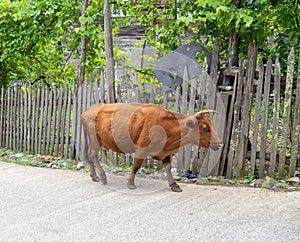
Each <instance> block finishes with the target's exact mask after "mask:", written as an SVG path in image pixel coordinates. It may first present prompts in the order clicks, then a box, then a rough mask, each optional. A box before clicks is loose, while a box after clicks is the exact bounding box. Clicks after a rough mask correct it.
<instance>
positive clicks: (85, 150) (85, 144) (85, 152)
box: [83, 125, 90, 164]
mask: <svg viewBox="0 0 300 242" xmlns="http://www.w3.org/2000/svg"><path fill="white" fill-rule="evenodd" d="M88 147H89V146H88V138H87V132H86V130H85V127H84V125H83V157H84V159H85V161H86V162H88V163H89V164H90V160H89V150H88Z"/></svg>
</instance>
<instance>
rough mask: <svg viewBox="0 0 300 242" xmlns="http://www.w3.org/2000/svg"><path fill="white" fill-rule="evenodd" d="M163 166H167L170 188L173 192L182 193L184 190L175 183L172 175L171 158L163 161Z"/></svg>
mask: <svg viewBox="0 0 300 242" xmlns="http://www.w3.org/2000/svg"><path fill="white" fill-rule="evenodd" d="M162 162H163V164H164V166H165V170H166V172H167V179H168V183H169V186H170V187H171V190H172V191H173V192H182V189H181V188H180V186H179V185H178V184H177V183H176V182H175V181H174V178H173V176H172V173H171V156H170V155H169V156H167V157H166V158H165V159H163V161H162Z"/></svg>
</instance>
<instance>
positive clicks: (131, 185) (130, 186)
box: [127, 183, 136, 190]
mask: <svg viewBox="0 0 300 242" xmlns="http://www.w3.org/2000/svg"><path fill="white" fill-rule="evenodd" d="M127 186H128V188H129V189H130V190H134V189H136V186H135V185H134V184H129V183H127Z"/></svg>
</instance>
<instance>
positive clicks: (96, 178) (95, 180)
mask: <svg viewBox="0 0 300 242" xmlns="http://www.w3.org/2000/svg"><path fill="white" fill-rule="evenodd" d="M92 181H93V182H99V181H100V178H99V177H98V176H92Z"/></svg>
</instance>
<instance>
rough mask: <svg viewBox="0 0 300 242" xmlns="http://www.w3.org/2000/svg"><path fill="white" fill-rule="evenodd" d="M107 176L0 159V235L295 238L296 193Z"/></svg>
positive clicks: (299, 230) (299, 219) (298, 237)
mask: <svg viewBox="0 0 300 242" xmlns="http://www.w3.org/2000/svg"><path fill="white" fill-rule="evenodd" d="M108 182H109V184H108V185H106V186H104V185H101V184H99V183H93V182H92V181H91V179H90V177H89V175H88V173H86V172H84V171H66V170H53V169H45V168H34V167H25V166H20V165H15V164H8V163H3V162H0V199H1V200H0V241H14V242H15V241H276V242H277V241H289V242H290V241H300V192H273V191H269V190H266V189H255V188H246V187H215V186H197V185H186V184H181V187H182V188H183V192H181V193H173V192H171V191H170V190H169V189H168V187H167V182H166V181H161V180H154V179H149V178H139V177H137V179H136V185H137V187H138V188H137V189H136V190H134V191H131V190H128V189H127V187H126V177H122V176H115V175H108Z"/></svg>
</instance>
